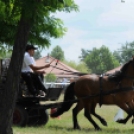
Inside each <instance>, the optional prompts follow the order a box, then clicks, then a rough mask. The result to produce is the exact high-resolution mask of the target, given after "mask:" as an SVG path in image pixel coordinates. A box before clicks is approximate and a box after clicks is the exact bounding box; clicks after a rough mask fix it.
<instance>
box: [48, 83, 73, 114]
mask: <svg viewBox="0 0 134 134" xmlns="http://www.w3.org/2000/svg"><path fill="white" fill-rule="evenodd" d="M74 85H75V82H73V83H71V84H70V85H69V86H68V87H67V89H66V91H65V94H64V100H63V103H62V105H61V107H60V108H58V109H57V111H56V112H55V113H52V114H51V115H50V116H51V117H58V116H59V115H61V114H63V113H64V112H66V111H68V110H69V109H70V108H71V106H72V105H73V103H74V100H75V93H74Z"/></svg>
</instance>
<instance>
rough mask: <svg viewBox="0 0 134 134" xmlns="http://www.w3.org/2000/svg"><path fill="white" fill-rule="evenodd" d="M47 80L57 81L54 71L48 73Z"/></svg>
mask: <svg viewBox="0 0 134 134" xmlns="http://www.w3.org/2000/svg"><path fill="white" fill-rule="evenodd" d="M45 81H46V82H54V81H56V76H55V74H53V73H49V74H47V75H46V76H45Z"/></svg>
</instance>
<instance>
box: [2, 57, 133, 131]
mask: <svg viewBox="0 0 134 134" xmlns="http://www.w3.org/2000/svg"><path fill="white" fill-rule="evenodd" d="M4 62H5V61H4ZM3 67H5V68H4V69H3ZM1 68H2V69H1V78H2V80H3V81H4V79H5V77H6V75H4V74H5V73H4V70H6V68H7V67H6V66H5V63H4V64H3V63H1ZM118 70H119V71H118ZM5 72H6V71H5ZM75 74H76V73H75ZM77 75H78V73H77ZM79 75H84V76H82V77H79V78H78V79H77V81H76V82H72V83H71V84H69V86H68V87H67V89H66V92H65V95H64V101H63V102H59V103H54V104H50V103H48V104H44V105H41V104H40V101H44V102H45V101H48V100H52V101H55V100H57V99H58V98H59V96H60V94H61V92H62V90H63V89H62V88H59V87H58V88H49V92H48V94H47V95H46V96H45V97H44V98H42V97H24V96H22V92H21V91H23V90H24V89H25V88H24V87H23V86H25V85H24V84H23V83H20V90H19V91H20V92H19V93H18V99H17V102H16V108H15V111H14V118H13V123H14V124H17V125H20V126H25V125H40V124H46V123H47V121H48V113H47V112H46V110H47V109H49V108H55V107H56V108H58V110H57V111H56V112H55V113H53V114H51V117H57V116H59V115H61V114H63V113H64V112H65V111H68V110H69V109H70V108H71V106H72V104H73V103H74V102H76V103H77V105H76V107H75V108H74V109H73V112H72V113H73V125H74V129H80V126H79V124H78V121H77V115H78V113H79V112H80V111H81V110H82V109H83V108H84V110H85V111H84V114H85V117H86V118H87V119H88V120H89V121H90V122H91V123H92V125H93V126H94V128H95V129H96V130H101V128H100V127H99V126H98V125H97V124H96V122H95V121H94V120H93V119H92V118H91V114H92V115H94V116H95V117H96V118H97V119H98V120H100V122H101V123H102V124H103V125H104V126H106V125H107V122H106V121H105V120H104V119H103V118H102V117H101V116H100V115H98V114H97V113H96V112H95V107H96V105H97V104H99V105H100V106H101V105H102V104H106V105H113V104H114V105H117V106H119V107H120V108H122V109H123V110H124V111H125V112H126V113H127V117H126V118H125V119H121V120H118V122H119V123H126V122H127V121H128V119H130V117H132V116H134V113H133V110H134V103H133V102H134V101H133V100H134V97H133V96H134V87H133V85H134V84H133V81H134V58H132V59H131V60H129V61H128V62H127V63H125V64H124V65H123V66H122V67H119V68H118V69H117V72H116V71H115V70H114V73H113V74H111V73H110V75H109V74H104V75H103V76H102V75H96V74H87V75H85V74H83V73H79ZM21 86H22V87H21ZM21 89H22V90H21ZM92 89H93V90H92ZM76 97H77V99H76ZM132 123H134V118H133V119H132Z"/></svg>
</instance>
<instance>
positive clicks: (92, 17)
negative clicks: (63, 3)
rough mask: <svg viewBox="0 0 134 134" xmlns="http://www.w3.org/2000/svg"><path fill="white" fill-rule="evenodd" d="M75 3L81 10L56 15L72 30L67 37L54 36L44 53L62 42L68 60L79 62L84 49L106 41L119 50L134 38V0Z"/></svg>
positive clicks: (76, 1)
mask: <svg viewBox="0 0 134 134" xmlns="http://www.w3.org/2000/svg"><path fill="white" fill-rule="evenodd" d="M122 1H124V2H122ZM75 3H76V4H77V5H78V6H79V12H75V11H72V12H71V13H66V12H65V13H64V12H62V13H61V12H60V13H57V14H56V15H55V16H56V17H58V18H60V19H62V20H63V22H64V26H65V27H67V29H68V31H67V33H66V34H65V35H64V37H62V38H60V39H52V40H51V44H52V45H51V46H50V48H49V49H45V50H43V52H42V55H43V56H46V55H47V54H48V53H50V52H51V51H52V49H53V48H54V47H55V46H57V45H59V46H60V47H61V49H62V50H63V51H64V55H65V58H66V59H67V60H71V61H76V62H78V61H79V56H80V55H81V49H85V50H92V49H93V48H94V47H96V48H100V47H101V46H102V45H105V46H107V47H108V48H109V50H110V51H115V50H118V49H119V48H121V46H122V45H125V43H126V42H128V43H129V42H132V41H134V0H75Z"/></svg>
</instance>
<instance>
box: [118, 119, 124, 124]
mask: <svg viewBox="0 0 134 134" xmlns="http://www.w3.org/2000/svg"><path fill="white" fill-rule="evenodd" d="M116 122H118V123H122V124H125V123H126V122H125V121H124V120H122V119H119V120H117V121H116Z"/></svg>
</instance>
